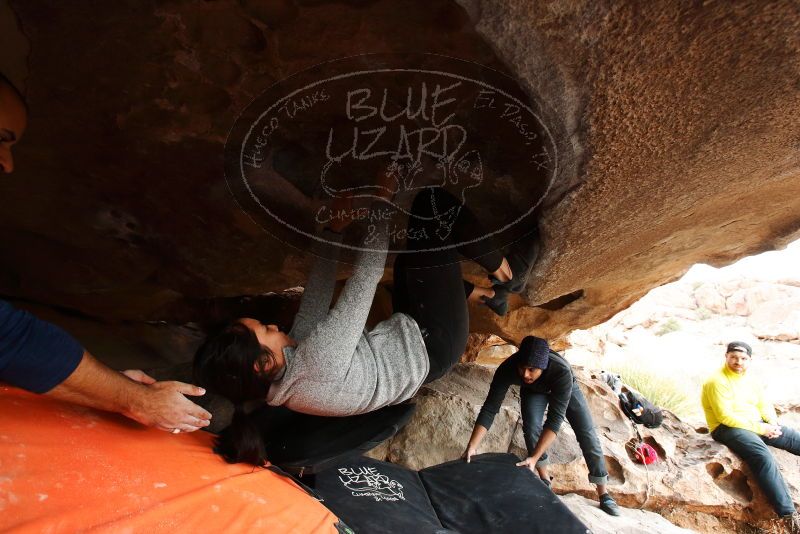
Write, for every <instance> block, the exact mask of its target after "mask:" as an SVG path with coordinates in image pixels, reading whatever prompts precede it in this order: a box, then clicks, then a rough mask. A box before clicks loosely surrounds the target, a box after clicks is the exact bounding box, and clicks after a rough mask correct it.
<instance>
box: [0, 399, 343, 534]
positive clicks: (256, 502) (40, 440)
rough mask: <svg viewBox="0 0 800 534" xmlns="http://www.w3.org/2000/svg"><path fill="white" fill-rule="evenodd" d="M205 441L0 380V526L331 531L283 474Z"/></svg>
mask: <svg viewBox="0 0 800 534" xmlns="http://www.w3.org/2000/svg"><path fill="white" fill-rule="evenodd" d="M212 439H213V436H212V435H210V434H208V433H206V432H202V431H198V432H193V433H190V434H169V433H166V432H163V431H160V430H155V429H149V428H145V427H143V426H141V425H139V424H137V423H135V422H133V421H130V420H128V419H126V418H124V417H122V416H120V415H117V414H110V413H105V412H100V411H96V410H92V409H89V408H83V407H81V406H76V405H71V404H68V403H62V402H58V401H55V400H52V399H49V398H47V397H46V396H39V395H34V394H31V393H27V392H25V391H22V390H19V389H16V388H12V387H7V386H3V385H0V531H2V532H6V531H11V532H25V533H29V532H48V533H59V532H70V533H71V532H79V531H80V532H115V533H117V532H125V533H131V534H134V533H137V532H143V533H147V534H154V533H157V532H169V533H170V534H175V533H178V532H269V533H284V532H286V533H326V534H329V533H336V532H337V531H338V529H337V527H336V524H337V523H338V520H337V518H336V516H334V515H333V514H332V513H331V512H330V511H329V510H328V509H327V508H325V507H324V506H323V505H322V504H320V503H319V502H318V501H317V500H316V499H314V498H313V497H311V496H309V495H308V494H307V493H306V492H305V491H304V490H303V489H301V488H300V487H299V486H297V485H296V484H295V483H294V482H292V481H291V480H290V479H287V478H285V477H283V476H280V475H278V474H276V473H273V472H271V471H268V470H265V469H254V468H253V467H252V466H248V465H244V464H236V465H230V464H227V463H225V462H224V461H223V460H222V459H221V458H220V457H219V456H217V455H216V454H214V453H213V452H212V450H211V442H212Z"/></svg>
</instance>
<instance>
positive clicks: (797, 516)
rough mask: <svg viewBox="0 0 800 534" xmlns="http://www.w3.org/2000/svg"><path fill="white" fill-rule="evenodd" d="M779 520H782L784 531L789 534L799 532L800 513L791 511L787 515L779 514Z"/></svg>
mask: <svg viewBox="0 0 800 534" xmlns="http://www.w3.org/2000/svg"><path fill="white" fill-rule="evenodd" d="M781 520H782V521H783V526H784V527H785V528H786V532H788V533H790V534H800V513H797V512H795V513H793V514H789V515H783V516H781Z"/></svg>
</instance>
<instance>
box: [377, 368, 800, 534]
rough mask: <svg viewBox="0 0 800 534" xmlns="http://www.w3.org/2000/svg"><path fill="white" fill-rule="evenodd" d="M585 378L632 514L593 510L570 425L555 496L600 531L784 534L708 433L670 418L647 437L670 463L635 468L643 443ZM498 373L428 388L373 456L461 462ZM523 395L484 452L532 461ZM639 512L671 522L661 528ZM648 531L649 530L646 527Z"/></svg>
mask: <svg viewBox="0 0 800 534" xmlns="http://www.w3.org/2000/svg"><path fill="white" fill-rule="evenodd" d="M576 371H577V375H578V378H579V380H580V384H581V387H582V389H583V392H584V394H585V395H586V397H587V400H588V401H589V405H590V407H591V410H592V412H593V416H594V420H595V422H596V424H597V428H598V431H599V435H600V437H601V441H602V442H603V448H604V450H605V451H606V463H607V465H608V471H609V475H610V484H609V488H610V490H611V493H612V494H613V495H614V497H615V498H616V499H617V501H618V502H619V503H620V505H622V506H624V507H626V508H628V510H626V512H625V515H624V517H623V519H620V520H616V519H613V518H609V517H608V516H605V514H602V512H600V513H598V510H597V509H596V508H594V507H593V506H591V505H588V503H587V501H586V500H585V499H586V498H588V499H595V498H596V493H595V491H594V487H593V486H592V485H591V484H589V482H588V479H587V474H588V470H587V468H586V464H585V462H584V460H583V458H582V457H581V454H580V449H579V448H578V446H577V443H576V441H575V437H574V434H573V433H572V431H571V429H570V428H569V427H568V426H565V428H564V429H563V431H562V432H560V433H559V438H558V441H557V442H556V444H555V445H554V450H553V452H552V454H551V459H552V460H551V461H552V467H551V474H552V475H553V476H554V477H555V478H554V480H553V489H554V491H555V492H556V493H558V494H562V495H567V494H569V497H567V499H566V502H567V503H568V504H569V505H571V506H573V507H574V508H573V509H574V510H575V512H576V513H577V514H578V515H579V516H580V517H581V518H583V519H584V521H586V522H587V524H589V526H591V527H592V528H593V529H594V528H596V529H597V530H596V531H597V532H608V531H615V532H643V531H646V532H678V531H679V530H676V529H675V527H674V526H673V525H670V524H669V523H668V522H666V521H662V519H663V518H666V519H667V520H669V522H671V523H673V524H674V525H678V526H680V527H682V528H687V529H691V530H694V531H697V532H708V533H712V532H714V533H717V532H743V531H747V529H750V531H753V530H752V529H753V528H762V529H776V528H777V527H776V525H775V523H774V521H773V519H772V518H773V514H772V510H771V508H770V506H769V505H768V504H767V502H766V501H765V499H764V496H763V495H762V494H761V491H760V490H759V488H758V486H757V484H756V483H755V482H754V480H753V478H752V475H751V474H750V472H749V470H748V469H747V468H746V467H745V466H744V465H743V464H742V462H741V461H740V460H739V459H738V458H737V457H735V456H734V455H733V454H731V453H730V452H729V451H728V449H726V448H724V447H722V446H720V445H719V444H717V443H716V442H714V441H713V440H712V439H711V438H710V437H709V436H708V434H707V432H703V431H702V430H701V431H699V432H698V431H697V430H695V428H694V427H693V426H692V425H689V424H687V423H684V422H682V421H681V420H679V419H678V418H677V417H675V416H674V415H672V414H670V413H667V417H666V419H665V422H664V425H663V426H662V427H661V428H658V429H654V430H650V429H644V428H641V429H640V430H641V433H642V436H643V437H644V440H645V441H646V442H648V443H649V444H650V445H651V446H653V447H654V448H655V449H656V450H657V452H658V453H659V456H660V457H661V461H660V462H659V463H657V464H654V465H651V466H649V467H648V468H647V469H645V467H644V466H642V465H641V464H639V463H636V462H634V460H633V456H632V454H631V445H632V444H634V443H635V438H636V436H635V433H634V430H633V427H632V425H631V424H630V422H629V421H628V419H627V418H626V417H625V416H624V414H623V413H622V411H621V410H620V408H619V405H618V402H617V397H616V396H615V395H614V394H613V392H612V391H611V390H610V389H609V388H608V387H607V386H606V385H605V383H603V382H601V381H600V380H598V379H597V378H596V375H595V374H594V373H592V372H590V371H589V370H586V369H583V368H580V367H578V368H576ZM491 374H492V368H491V367H488V366H483V365H480V364H475V363H470V364H460V365H459V366H457V367H456V368H455V369H454V371H453V372H452V373H451V374H450V375H448V376H447V377H445V378H443V379H441V380H438V381H436V382H434V383H431V384H429V385H428V386H426V387H424V388H423V390H422V391H421V392H420V393H419V395H418V396H417V398H416V403H417V411H416V413H415V415H414V417H413V419H412V420H411V422H410V423H409V424H408V425H407V426H406V427H405V428H404V429H403V430H402V431H401V432H400V433H399V434H397V435H396V436H395V437H394V438H393V439H391V440H389V441H388V442H386V443H384V444H383V445H381V446H380V447H378V448H377V449H375V450H374V451H373V452H372V453H371V455H372V456H374V457H376V458H381V459H388V460H389V461H391V462H395V463H398V464H401V465H405V466H408V467H410V468H413V469H421V468H424V467H427V466H429V465H434V464H438V463H441V462H444V461H448V460H453V459H455V458H458V457H459V456H460V455H461V453H462V452H463V450H464V448H465V446H466V443H467V441H468V439H469V436H470V432H471V430H472V426H473V424H474V421H475V417H476V416H477V413H478V411H479V410H480V406H481V404H482V402H483V400H484V398H485V395H486V391H487V389H488V382H489V380H490V378H491ZM518 395H519V392H518V390H515V388H512V390H511V391H510V392H509V394H508V395H507V397H506V399H505V403H504V405H503V408H502V409H501V411H500V413H499V414H498V415H497V417H496V418H495V422H494V425H493V426H492V429H491V431H490V433H489V434H488V435H487V437H486V439H485V440H484V443H483V445H482V447H481V450H480V451H479V452H512V453H515V454H517V455H519V456H523V455H524V453H525V451H524V442H523V439H522V431H521V420H520V413H519V397H518ZM776 457H777V458H778V460H779V462H780V463H781V466H782V468H783V471H784V475H785V477H786V480H787V483H788V484H789V486H790V489H791V491H792V492H793V495H794V496H795V500H796V501H798V500H800V458H798V457H796V456H792V455H790V454H788V453H784V452H782V451H776ZM587 505H588V506H587ZM639 510H645V511H646V512H656V513H658V514H660V516H663V518H662V517H659V518H657V519H654V518H652V517H651V516H649V515H647V514H642V513H641V512H639ZM643 523H644V524H647V525H648V526H647V528H644V529H643V528H641V525H642V524H643ZM774 531H775V532H780V530H774Z"/></svg>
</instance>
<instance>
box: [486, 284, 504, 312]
mask: <svg viewBox="0 0 800 534" xmlns="http://www.w3.org/2000/svg"><path fill="white" fill-rule="evenodd" d="M492 289H494V296H493V297H492V298H489V297H487V296H485V295H481V302H483V303H484V304H485V305H486V306H488V307H489V308H490V309H491V310H492V311H493V312H495V313H496V314H497V315H499V316H500V317H502V316H504V315H505V314H506V313H507V312H508V289H506V288H505V287H503V286H494V287H493V288H492Z"/></svg>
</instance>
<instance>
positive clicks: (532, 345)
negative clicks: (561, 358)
mask: <svg viewBox="0 0 800 534" xmlns="http://www.w3.org/2000/svg"><path fill="white" fill-rule="evenodd" d="M548 363H550V345H548V344H547V341H545V340H544V339H542V338H540V337H536V336H527V337H526V338H525V339H523V340H522V343H520V344H519V364H520V365H522V366H524V367H534V368H536V369H547V364H548Z"/></svg>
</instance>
